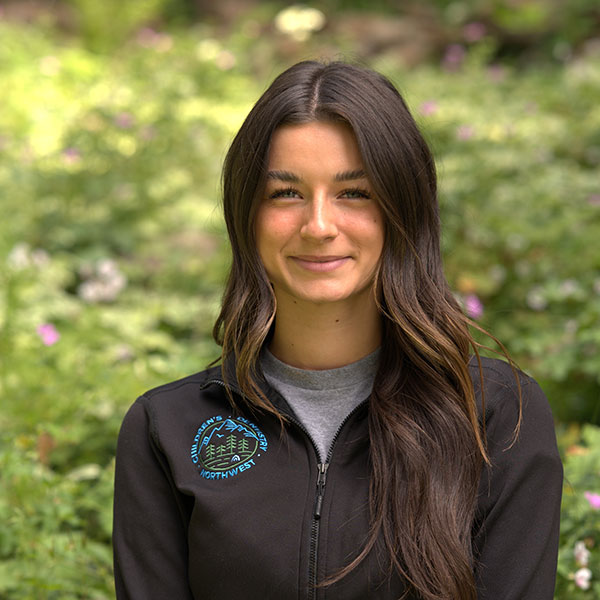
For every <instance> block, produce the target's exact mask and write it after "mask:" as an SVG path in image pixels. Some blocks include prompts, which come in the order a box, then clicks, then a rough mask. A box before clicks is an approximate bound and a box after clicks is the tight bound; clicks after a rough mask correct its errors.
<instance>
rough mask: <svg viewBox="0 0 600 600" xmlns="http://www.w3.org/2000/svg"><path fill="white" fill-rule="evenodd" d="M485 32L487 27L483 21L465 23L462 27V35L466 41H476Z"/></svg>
mask: <svg viewBox="0 0 600 600" xmlns="http://www.w3.org/2000/svg"><path fill="white" fill-rule="evenodd" d="M486 33H487V27H486V26H485V25H484V24H483V23H478V22H473V23H467V24H466V25H465V26H464V27H463V37H464V38H465V40H466V41H467V42H478V41H479V40H480V39H481V38H482V37H483V36H484V35H485V34H486Z"/></svg>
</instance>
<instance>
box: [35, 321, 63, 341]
mask: <svg viewBox="0 0 600 600" xmlns="http://www.w3.org/2000/svg"><path fill="white" fill-rule="evenodd" d="M37 333H38V335H39V336H40V337H41V338H42V344H44V346H53V345H54V344H56V342H58V340H59V339H60V333H58V331H57V330H56V327H54V325H52V323H44V324H43V325H40V326H39V327H38V328H37Z"/></svg>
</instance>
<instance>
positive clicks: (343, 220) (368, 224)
mask: <svg viewBox="0 0 600 600" xmlns="http://www.w3.org/2000/svg"><path fill="white" fill-rule="evenodd" d="M256 239H257V246H258V251H259V254H260V257H261V259H262V261H263V264H264V266H265V269H266V271H267V274H268V276H269V279H270V281H271V283H272V285H273V289H274V292H275V296H276V298H277V305H278V309H280V308H281V307H282V306H283V305H284V304H285V302H288V301H291V302H296V303H297V302H298V301H306V302H310V303H314V304H323V303H331V302H354V301H356V300H358V299H365V298H369V299H370V300H371V301H372V290H371V283H372V281H373V278H374V276H375V273H376V270H377V266H378V262H379V258H380V256H381V252H382V249H383V243H384V222H383V215H382V212H381V209H380V207H379V204H378V202H377V200H376V199H375V198H374V196H373V191H372V188H371V185H370V184H369V181H368V179H367V178H366V176H365V173H364V170H363V164H362V159H361V156H360V152H359V150H358V145H357V143H356V139H355V137H354V134H353V132H352V130H351V128H350V127H349V126H347V125H345V124H341V123H325V122H312V123H307V124H302V125H284V126H281V127H280V128H278V129H277V130H276V131H275V133H274V135H273V138H272V140H271V149H270V153H269V161H268V174H267V184H266V189H265V193H264V198H263V199H262V202H261V204H260V207H259V209H258V213H257V218H256Z"/></svg>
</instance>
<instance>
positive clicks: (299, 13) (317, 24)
mask: <svg viewBox="0 0 600 600" xmlns="http://www.w3.org/2000/svg"><path fill="white" fill-rule="evenodd" d="M324 26H325V15H324V14H323V13H322V12H321V11H320V10H318V9H317V8H311V7H309V6H302V5H300V4H296V5H293V6H288V7H287V8H284V9H283V10H282V11H280V12H279V13H278V14H277V16H276V17H275V27H276V29H277V30H279V31H281V33H285V34H287V35H289V36H290V37H292V38H294V39H295V40H297V41H298V42H305V41H306V40H307V39H308V38H309V37H310V35H311V33H314V32H315V31H319V30H320V29H323V27H324Z"/></svg>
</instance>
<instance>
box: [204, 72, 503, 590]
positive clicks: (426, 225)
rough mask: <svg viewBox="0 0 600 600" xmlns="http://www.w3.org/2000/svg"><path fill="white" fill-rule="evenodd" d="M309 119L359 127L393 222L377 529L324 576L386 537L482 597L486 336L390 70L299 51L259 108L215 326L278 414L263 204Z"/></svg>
mask: <svg viewBox="0 0 600 600" xmlns="http://www.w3.org/2000/svg"><path fill="white" fill-rule="evenodd" d="M313 121H333V122H344V123H346V124H348V125H349V126H350V127H351V128H352V131H353V132H354V135H355V137H356V140H357V144H358V147H359V150H360V153H361V156H362V159H363V163H364V169H365V172H366V174H367V177H368V179H369V181H370V183H371V185H372V187H373V190H374V192H375V195H376V197H377V199H378V201H379V203H380V205H381V210H382V212H383V214H384V216H385V221H386V233H385V242H384V249H383V253H382V257H381V260H380V265H379V270H378V273H377V275H376V278H375V282H374V286H375V296H376V300H377V306H378V309H379V311H380V313H381V317H382V322H383V342H382V352H381V355H380V356H381V359H380V365H379V369H378V372H377V375H376V379H375V383H374V387H373V392H372V395H371V398H370V403H369V435H370V439H371V440H377V443H371V444H370V468H371V478H370V479H371V483H370V514H371V530H370V534H369V537H368V540H367V542H366V544H365V547H364V548H363V550H362V551H361V552H360V553H359V554H358V556H357V557H356V558H355V559H354V560H353V561H352V562H351V563H350V564H348V565H347V566H346V567H344V568H343V569H342V570H340V571H339V572H338V573H335V574H332V576H331V577H329V578H328V579H326V580H325V581H323V582H321V585H329V584H332V583H334V582H336V581H338V580H339V579H341V578H342V577H344V576H345V575H347V574H348V573H349V572H350V571H351V570H353V569H354V568H356V567H357V566H358V565H359V564H360V563H361V562H362V561H363V560H364V558H365V557H366V556H367V554H368V553H369V552H371V551H372V550H373V548H374V547H375V546H376V545H379V544H383V547H384V549H385V551H386V555H387V557H388V560H389V568H390V572H391V571H393V570H395V571H396V572H397V573H398V574H400V575H401V576H402V577H403V578H405V580H406V581H407V582H408V584H409V587H410V588H412V589H413V590H414V591H416V592H417V593H418V594H419V595H420V597H422V598H423V599H425V600H442V599H443V600H448V599H453V600H475V599H476V589H475V582H474V577H473V556H472V549H471V527H472V524H473V519H474V513H475V507H476V494H477V489H478V483H479V478H480V473H481V469H482V465H483V463H484V462H485V461H487V455H486V450H485V444H484V432H483V431H482V429H481V425H480V423H479V418H478V410H477V406H476V401H475V394H474V388H473V382H472V379H471V376H470V374H469V370H468V363H469V359H470V351H471V349H472V350H473V351H474V352H475V354H476V355H477V357H478V358H479V355H478V352H477V347H478V345H477V343H476V342H475V341H474V340H473V338H472V336H471V335H470V333H469V323H470V321H469V320H468V319H467V317H466V316H465V315H464V313H463V312H462V310H461V308H460V307H459V305H458V303H457V301H456V299H455V298H454V295H453V294H452V293H451V291H450V289H449V286H448V284H447V282H446V279H445V277H444V273H443V268H442V258H441V251H440V223H439V209H438V202H437V183H436V172H435V164H434V160H433V157H432V155H431V152H430V151H429V148H428V147H427V144H426V142H425V141H424V139H423V137H422V135H421V134H420V132H419V130H418V128H417V125H416V123H415V121H414V119H413V118H412V116H411V115H410V112H409V110H408V108H407V106H406V104H405V102H404V100H403V99H402V97H401V96H400V94H399V93H398V91H397V90H396V88H395V87H394V86H393V85H392V83H391V82H390V81H389V80H388V79H386V78H385V77H384V76H382V75H380V74H378V73H376V72H374V71H370V70H368V69H364V68H362V67H357V66H354V65H350V64H346V63H339V62H333V63H328V64H322V63H319V62H313V61H306V62H301V63H298V64H296V65H294V66H293V67H291V68H290V69H288V70H287V71H285V72H283V73H282V74H281V75H279V76H278V77H277V78H276V79H275V81H274V82H273V83H272V84H271V86H270V87H269V88H268V89H267V91H266V92H265V93H264V94H263V95H262V96H261V98H260V99H259V100H258V102H257V103H256V105H255V106H254V107H253V109H252V110H251V112H250V114H249V115H248V117H247V119H246V121H245V122H244V124H243V125H242V127H241V129H240V131H239V132H238V134H237V135H236V137H235V139H234V140H233V142H232V144H231V147H230V149H229V151H228V153H227V156H226V159H225V163H224V168H223V202H224V212H225V222H226V225H227V231H228V234H229V238H230V240H231V245H232V254H233V259H232V265H231V270H230V273H229V277H228V280H227V283H226V288H225V293H224V297H223V303H222V309H221V313H220V315H219V317H218V319H217V321H216V323H215V326H214V330H213V335H214V337H215V340H216V341H217V342H218V343H219V344H220V345H222V348H223V352H222V358H223V359H226V358H228V357H234V358H235V364H236V367H235V377H236V379H237V384H238V386H239V389H240V391H241V392H242V395H243V397H244V398H245V401H246V402H247V403H248V404H249V406H250V407H251V408H253V409H262V410H264V411H267V412H269V413H272V414H274V415H275V416H276V417H277V418H279V419H280V420H282V422H283V420H285V419H284V417H283V416H282V415H281V414H280V413H279V412H278V411H277V410H276V409H275V408H274V407H273V406H272V405H271V403H270V402H269V401H268V399H267V398H266V397H265V395H264V394H263V393H262V392H261V389H260V386H259V381H260V373H259V366H258V363H259V354H260V351H261V348H262V347H263V345H264V344H265V342H266V341H267V340H268V336H269V334H270V331H271V329H272V326H273V322H274V318H275V312H276V303H275V297H274V294H273V290H272V287H271V285H270V283H269V279H268V277H267V274H266V272H265V269H264V267H263V265H262V262H261V260H260V256H259V254H258V251H257V244H256V239H255V231H254V227H255V215H256V211H257V207H258V205H259V203H260V201H261V198H262V194H263V190H264V186H265V178H266V170H267V162H268V156H269V145H270V141H271V138H272V135H273V132H274V131H275V130H276V129H277V128H278V127H281V126H282V125H290V124H301V123H309V122H313ZM511 364H512V363H511ZM399 367H400V368H399ZM480 372H481V368H480ZM224 376H226V374H225V373H224ZM482 389H483V388H482ZM231 401H232V402H233V398H232V397H231Z"/></svg>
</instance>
